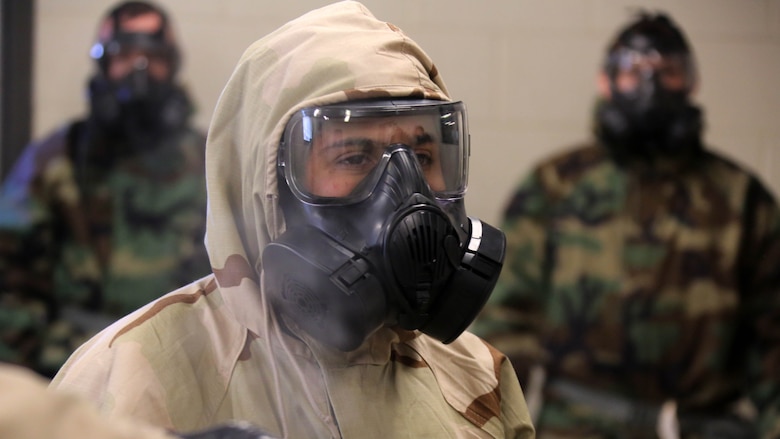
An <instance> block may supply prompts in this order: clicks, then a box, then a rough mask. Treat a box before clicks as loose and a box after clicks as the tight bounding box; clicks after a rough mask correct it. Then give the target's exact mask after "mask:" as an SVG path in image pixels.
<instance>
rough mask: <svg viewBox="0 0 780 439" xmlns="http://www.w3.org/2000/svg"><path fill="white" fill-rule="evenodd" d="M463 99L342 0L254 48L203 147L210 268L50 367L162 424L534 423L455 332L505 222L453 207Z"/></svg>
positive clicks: (334, 434) (493, 270)
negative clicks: (494, 222)
mask: <svg viewBox="0 0 780 439" xmlns="http://www.w3.org/2000/svg"><path fill="white" fill-rule="evenodd" d="M469 145H470V144H469V135H468V123H467V118H466V112H465V107H464V105H463V103H461V102H453V101H451V99H450V97H449V94H448V92H447V89H446V87H445V85H444V82H443V79H442V77H441V75H440V74H439V71H438V69H437V68H436V66H435V65H434V64H433V61H432V60H431V59H430V57H429V56H428V55H427V54H426V53H425V52H424V51H423V50H422V49H421V48H420V47H419V45H417V43H415V42H414V41H413V40H411V39H410V38H409V37H408V36H407V35H406V34H405V33H404V32H403V31H401V30H400V29H398V28H397V27H396V26H394V25H392V24H390V23H386V22H383V21H380V20H378V19H377V18H375V17H374V16H373V15H372V14H371V12H370V11H368V10H367V9H366V8H365V7H364V6H363V5H362V4H360V3H357V2H352V1H342V2H337V3H334V4H331V5H329V6H325V7H323V8H320V9H316V10H314V11H311V12H309V13H307V14H305V15H303V16H301V17H299V18H298V19H295V20H292V21H290V22H288V23H286V24H285V25H283V26H281V27H280V28H279V29H277V30H276V31H274V32H271V33H270V34H268V35H267V36H265V37H263V38H261V39H260V40H258V41H256V42H255V43H254V44H252V45H251V46H250V47H249V48H248V49H246V51H245V52H244V54H243V56H242V57H241V59H240V60H239V62H238V65H237V66H236V68H235V69H234V71H233V74H232V75H231V78H230V79H229V80H228V83H227V85H226V86H225V88H224V90H223V92H222V94H221V95H220V99H219V102H218V104H217V106H216V109H215V113H214V116H213V118H212V122H211V125H210V127H209V138H208V143H207V147H206V169H207V173H206V174H207V188H208V197H209V210H208V224H207V234H206V236H207V239H206V247H207V248H208V252H209V257H210V260H211V265H212V266H213V267H214V268H213V271H214V274H213V275H212V276H209V277H206V278H203V279H200V280H197V281H195V282H193V283H192V284H190V285H188V286H186V287H184V288H182V289H179V290H178V291H174V292H172V293H170V294H168V295H166V296H164V297H162V298H160V299H158V300H156V301H154V302H152V303H151V304H149V305H148V306H146V307H144V308H142V309H140V310H138V311H137V312H135V313H133V314H131V315H129V316H127V317H126V318H124V319H122V320H120V321H118V322H116V323H115V324H113V325H112V326H110V327H109V328H107V329H106V330H104V331H103V332H101V333H100V334H98V335H97V336H95V337H94V338H92V339H91V340H90V341H88V342H87V343H86V344H85V345H83V346H82V347H80V348H79V349H78V350H77V351H76V352H75V353H74V354H73V356H72V357H71V358H70V359H69V360H68V362H67V363H66V364H65V365H64V366H63V367H62V369H60V372H59V373H58V374H57V376H56V377H55V378H54V380H53V381H52V388H55V389H58V390H62V391H74V392H79V393H81V394H83V395H85V396H86V397H87V398H88V399H90V400H92V401H95V402H96V403H98V404H99V405H100V407H101V409H102V410H103V411H104V412H105V413H108V414H110V415H122V416H130V417H133V418H136V419H139V420H141V421H145V422H149V423H151V424H153V425H158V426H161V427H166V428H170V429H173V430H175V431H185V432H186V431H190V430H193V429H198V428H203V427H206V426H208V425H209V424H213V423H220V422H224V421H226V420H234V419H236V420H243V421H248V422H251V423H253V424H255V425H260V426H262V427H263V428H265V429H266V430H267V431H268V432H269V433H270V434H272V435H275V436H279V437H286V438H359V439H364V438H445V437H464V438H465V437H496V438H498V437H501V438H504V437H506V438H531V437H533V427H532V425H531V424H530V420H529V416H528V411H527V409H526V406H525V401H524V399H523V393H522V390H521V388H520V386H519V383H518V380H517V376H516V375H515V372H514V370H513V369H512V366H511V364H510V363H509V362H508V361H507V358H506V357H505V356H504V355H502V354H501V353H499V352H497V351H496V350H495V349H493V348H492V347H491V346H489V345H488V344H486V343H485V342H483V341H482V340H480V339H479V338H477V337H475V336H474V335H473V334H470V333H467V332H464V330H465V329H466V327H467V326H468V325H469V324H470V323H471V321H472V320H473V319H474V317H475V316H476V314H477V313H478V312H479V310H480V309H481V307H482V306H483V305H484V302H485V300H486V299H487V296H488V295H489V294H490V292H491V291H492V289H493V286H494V285H495V281H496V279H497V278H498V274H499V272H500V270H501V264H502V262H503V257H504V249H505V246H504V244H505V239H504V235H503V233H501V232H500V231H499V230H497V229H495V228H494V227H491V226H490V225H488V224H485V223H483V222H481V221H480V220H478V219H476V218H469V217H467V216H466V211H465V204H464V203H465V201H464V196H465V191H466V179H467V173H468V158H469V152H470V146H469Z"/></svg>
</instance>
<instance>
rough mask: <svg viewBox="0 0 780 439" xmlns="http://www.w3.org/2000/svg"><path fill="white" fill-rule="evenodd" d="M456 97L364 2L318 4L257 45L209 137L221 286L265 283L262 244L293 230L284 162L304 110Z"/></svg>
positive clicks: (211, 222) (213, 250) (211, 248)
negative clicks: (281, 176)
mask: <svg viewBox="0 0 780 439" xmlns="http://www.w3.org/2000/svg"><path fill="white" fill-rule="evenodd" d="M381 97H414V98H429V99H439V100H449V98H448V96H447V92H446V88H445V85H444V83H443V81H442V79H441V78H440V77H439V74H438V72H437V70H436V67H435V66H434V65H433V62H432V61H431V59H430V58H429V57H428V55H426V54H425V52H423V50H422V49H421V48H420V47H419V46H418V45H417V44H416V43H415V42H414V41H412V40H411V39H409V38H408V37H407V36H406V35H405V34H404V33H403V32H402V31H401V30H400V29H398V28H397V27H395V26H393V25H392V24H389V23H385V22H383V21H379V20H377V19H376V18H375V17H374V16H373V15H372V14H371V12H370V11H368V10H367V9H366V8H365V7H364V6H363V5H361V4H360V3H357V2H353V1H344V2H339V3H335V4H332V5H330V6H326V7H323V8H321V9H318V10H314V11H312V12H310V13H308V14H306V15H303V16H301V17H300V18H298V19H296V20H293V21H291V22H289V23H287V24H285V25H284V26H282V27H281V28H280V29H278V30H277V31H275V32H273V33H271V34H269V35H268V36H266V37H264V38H262V39H260V40H258V41H257V42H255V43H254V44H252V45H251V46H250V47H249V48H248V49H247V50H246V52H245V53H244V54H243V56H242V57H241V59H240V61H239V63H238V66H237V67H236V68H235V70H234V72H233V74H232V76H231V78H230V80H229V81H228V83H227V85H226V86H225V89H224V90H223V92H222V95H221V97H220V99H219V102H218V104H217V107H216V110H215V114H214V117H213V119H212V123H211V126H210V128H209V136H208V144H207V151H206V152H207V165H206V168H207V169H206V175H207V188H208V198H209V209H208V226H207V235H206V246H207V248H208V253H209V257H210V259H211V265H212V267H214V269H215V273H216V274H217V279H218V281H219V282H220V286H221V287H223V288H224V287H226V286H230V285H225V283H226V282H227V283H229V284H232V285H237V284H238V283H240V278H242V277H250V278H252V279H253V280H255V283H257V282H258V281H259V279H260V276H259V275H260V273H261V270H262V262H261V255H262V250H263V248H264V247H265V245H266V244H267V243H268V242H269V240H271V239H274V238H275V237H278V236H279V235H280V234H281V233H282V232H283V230H284V224H283V218H282V214H281V211H280V209H279V206H278V203H277V201H278V197H277V194H278V191H277V173H276V160H277V151H278V148H279V141H280V139H281V136H282V132H283V130H284V127H285V124H286V122H287V120H288V119H289V118H290V116H291V115H292V114H293V113H294V112H295V111H296V110H298V109H300V108H304V107H308V106H313V105H321V104H330V103H335V102H342V101H347V100H355V99H365V98H381Z"/></svg>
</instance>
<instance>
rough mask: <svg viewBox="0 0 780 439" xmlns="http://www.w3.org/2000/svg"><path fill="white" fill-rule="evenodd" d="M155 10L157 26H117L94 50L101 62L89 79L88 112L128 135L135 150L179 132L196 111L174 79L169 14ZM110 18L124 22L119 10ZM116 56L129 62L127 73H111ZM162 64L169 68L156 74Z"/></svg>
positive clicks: (107, 129)
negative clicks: (153, 69) (135, 28)
mask: <svg viewBox="0 0 780 439" xmlns="http://www.w3.org/2000/svg"><path fill="white" fill-rule="evenodd" d="M154 14H157V15H159V17H160V20H161V25H160V28H159V29H158V30H156V31H154V32H135V31H127V30H124V29H122V28H121V27H120V28H116V27H115V26H114V27H112V30H111V32H110V33H109V36H108V37H106V38H105V39H101V41H99V42H97V43H95V45H93V46H92V49H91V50H90V56H91V57H92V58H93V59H95V60H96V61H97V63H98V66H99V67H100V72H99V73H98V74H96V75H95V76H94V77H92V78H91V79H90V81H89V99H90V110H91V111H90V117H91V119H92V121H93V122H94V123H95V127H96V128H97V129H99V131H100V132H101V133H102V134H103V135H104V136H106V137H107V138H109V139H115V140H120V141H127V142H128V143H129V144H130V146H131V147H132V148H133V150H135V151H139V150H141V151H143V150H148V149H153V148H154V147H156V146H157V145H158V144H159V143H160V141H161V140H162V139H164V138H166V137H168V136H171V135H172V134H176V133H179V132H180V131H181V130H182V129H183V128H185V126H186V123H187V121H188V119H189V117H190V116H191V114H192V105H191V102H190V100H189V98H188V96H187V94H186V93H185V92H184V90H183V89H182V88H181V87H179V86H178V85H176V84H175V83H174V80H173V78H174V77H175V73H176V71H177V70H178V68H179V64H180V57H179V52H178V49H177V48H176V46H175V44H174V43H173V41H172V40H171V39H169V38H168V37H166V29H167V26H168V24H167V19H166V17H165V15H164V14H162V12H160V11H156V12H154ZM109 22H110V23H121V22H122V20H121V13H120V11H119V10H115V11H114V12H113V13H112V14H111V20H110V21H109ZM112 26H113V25H112ZM116 62H120V63H126V64H127V65H128V73H126V74H125V75H124V76H123V77H121V78H113V77H111V75H110V74H109V72H110V71H111V66H112V63H116ZM161 64H163V65H166V66H168V68H169V69H170V72H169V74H168V76H167V77H166V78H164V79H157V78H155V77H154V75H152V74H151V73H150V68H151V66H152V65H161ZM158 76H159V75H158Z"/></svg>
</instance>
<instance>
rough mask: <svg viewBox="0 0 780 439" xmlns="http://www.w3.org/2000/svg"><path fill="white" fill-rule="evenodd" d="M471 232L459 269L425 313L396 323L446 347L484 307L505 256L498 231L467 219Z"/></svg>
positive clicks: (406, 315) (503, 240)
mask: <svg viewBox="0 0 780 439" xmlns="http://www.w3.org/2000/svg"><path fill="white" fill-rule="evenodd" d="M469 222H470V224H471V233H470V238H469V241H468V244H467V245H466V248H465V252H464V254H463V257H462V258H461V263H460V266H459V267H458V269H457V270H456V271H455V272H454V273H453V275H452V277H451V278H450V281H449V282H448V284H447V285H446V286H445V288H444V291H443V293H444V294H441V295H440V296H439V298H438V300H436V301H435V302H434V303H433V304H432V306H431V307H430V309H429V310H428V311H427V312H416V311H412V312H411V313H403V314H401V315H400V316H399V323H400V325H401V326H402V327H405V328H408V329H419V330H420V331H421V332H423V333H425V334H427V335H429V336H431V337H433V338H435V339H437V340H439V341H441V342H443V343H445V344H447V343H451V342H453V341H454V340H455V339H456V338H458V336H460V334H462V333H463V331H465V330H466V328H468V326H469V325H470V324H471V322H473V321H474V319H475V318H476V317H477V314H479V312H480V311H481V310H482V307H483V306H485V303H486V302H487V300H488V298H489V297H490V294H491V292H492V291H493V288H494V287H495V285H496V282H497V281H498V276H499V274H500V273H501V268H502V267H503V264H504V256H505V254H506V236H505V235H504V233H503V232H502V231H500V230H499V229H497V228H495V227H493V226H491V225H489V224H486V223H483V222H482V221H480V220H478V219H476V218H469Z"/></svg>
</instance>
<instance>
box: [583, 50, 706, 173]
mask: <svg viewBox="0 0 780 439" xmlns="http://www.w3.org/2000/svg"><path fill="white" fill-rule="evenodd" d="M611 58H612V60H611V61H610V63H611V64H610V65H611V67H612V68H611V71H608V74H609V80H610V95H611V99H610V100H608V101H603V102H601V103H600V105H599V107H598V108H597V110H596V111H597V113H596V123H597V133H598V135H599V137H600V138H601V140H602V141H603V142H604V143H605V144H606V145H607V147H609V148H611V149H612V151H613V152H615V153H616V154H618V155H619V156H624V157H638V158H643V159H653V158H654V157H685V158H688V157H690V156H692V155H695V154H697V153H698V152H700V151H701V141H700V136H701V132H702V112H701V110H700V109H699V108H698V107H696V106H695V105H692V104H691V103H690V101H689V99H688V95H689V93H690V90H691V88H692V79H691V77H690V74H689V73H688V69H690V67H689V64H690V61H689V60H688V56H687V54H667V55H661V54H660V53H659V52H657V51H655V50H654V49H647V50H642V51H640V50H635V49H628V48H623V49H619V50H617V51H616V52H615V53H613V54H612V55H611Z"/></svg>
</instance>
